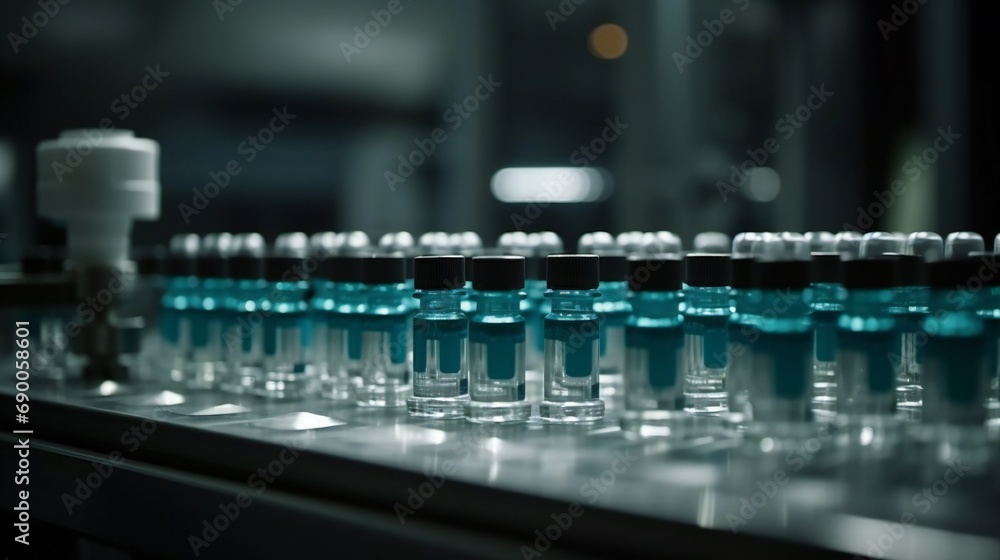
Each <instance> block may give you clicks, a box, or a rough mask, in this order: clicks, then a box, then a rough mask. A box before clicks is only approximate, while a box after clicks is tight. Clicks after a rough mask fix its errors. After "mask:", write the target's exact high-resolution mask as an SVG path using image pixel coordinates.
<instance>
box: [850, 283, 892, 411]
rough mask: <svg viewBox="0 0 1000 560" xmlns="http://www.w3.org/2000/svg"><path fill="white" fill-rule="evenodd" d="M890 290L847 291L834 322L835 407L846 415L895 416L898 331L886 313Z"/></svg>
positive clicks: (889, 302)
mask: <svg viewBox="0 0 1000 560" xmlns="http://www.w3.org/2000/svg"><path fill="white" fill-rule="evenodd" d="M894 297H895V296H894V294H893V292H892V291H891V290H851V291H849V293H848V297H847V301H846V302H845V304H844V313H843V314H842V315H841V316H840V319H839V320H838V323H837V325H838V328H839V332H838V335H839V341H838V343H839V349H838V355H837V356H838V358H837V361H838V363H839V365H840V368H839V369H840V375H839V376H838V380H837V406H838V410H839V411H840V412H841V413H844V414H848V415H880V416H891V415H893V414H895V412H896V395H895V387H896V372H895V367H894V366H895V364H894V360H893V356H894V355H897V354H898V352H899V347H898V342H899V336H898V332H899V331H898V328H897V326H896V319H895V317H894V316H893V315H892V314H891V313H890V312H889V307H890V306H891V304H892V302H893V300H894Z"/></svg>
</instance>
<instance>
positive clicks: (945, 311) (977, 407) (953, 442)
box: [922, 256, 991, 464]
mask: <svg viewBox="0 0 1000 560" xmlns="http://www.w3.org/2000/svg"><path fill="white" fill-rule="evenodd" d="M983 265H984V263H983V261H982V258H981V257H975V256H965V257H960V258H957V259H952V260H946V261H938V262H935V263H931V264H930V265H929V266H928V276H929V280H930V282H929V283H930V290H931V295H930V305H929V313H928V316H927V318H926V320H925V321H924V323H923V326H924V332H925V335H926V340H927V344H926V346H927V349H926V357H925V361H924V376H923V381H924V391H923V395H924V406H923V415H922V421H923V425H924V426H925V427H926V428H927V429H928V432H929V435H930V436H931V438H932V442H933V444H934V448H935V449H936V451H937V456H938V458H939V459H941V460H944V461H948V460H955V459H959V458H961V459H962V460H965V461H970V462H973V463H976V464H981V463H982V462H983V461H984V460H985V459H987V458H988V453H987V447H986V445H987V437H986V436H987V432H986V419H987V412H986V402H987V398H988V391H989V384H990V377H991V376H990V374H989V373H988V372H987V367H988V364H989V362H990V360H989V359H988V358H987V354H986V348H987V342H986V337H985V336H984V334H985V325H984V320H983V317H982V316H980V315H979V314H978V313H977V310H980V309H982V308H983V304H982V300H983V298H984V293H983V291H982V290H981V289H971V288H970V287H969V286H970V285H974V283H975V282H976V280H980V279H981V278H982V276H983V275H982V272H981V270H982V267H983Z"/></svg>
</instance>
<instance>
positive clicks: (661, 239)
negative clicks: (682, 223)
mask: <svg viewBox="0 0 1000 560" xmlns="http://www.w3.org/2000/svg"><path fill="white" fill-rule="evenodd" d="M642 244H643V246H644V247H645V249H646V252H647V253H649V254H653V255H659V254H664V255H676V254H680V252H681V249H682V248H683V245H682V244H681V238H680V237H679V236H677V234H675V233H674V232H672V231H651V232H649V233H646V234H643V236H642Z"/></svg>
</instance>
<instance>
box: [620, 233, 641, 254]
mask: <svg viewBox="0 0 1000 560" xmlns="http://www.w3.org/2000/svg"><path fill="white" fill-rule="evenodd" d="M642 236H643V233H642V232H641V231H623V232H621V233H619V234H618V237H617V238H616V239H615V240H616V241H617V242H618V246H619V247H621V248H622V249H624V250H626V251H628V252H629V253H638V252H640V251H641V250H642V248H643V245H642Z"/></svg>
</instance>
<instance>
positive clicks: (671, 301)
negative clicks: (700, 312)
mask: <svg viewBox="0 0 1000 560" xmlns="http://www.w3.org/2000/svg"><path fill="white" fill-rule="evenodd" d="M629 299H630V301H631V303H632V312H633V313H634V314H635V316H636V317H649V318H653V319H661V318H665V317H675V316H677V315H679V314H680V306H681V297H680V293H679V292H633V293H632V295H631V297H630V298H629Z"/></svg>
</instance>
